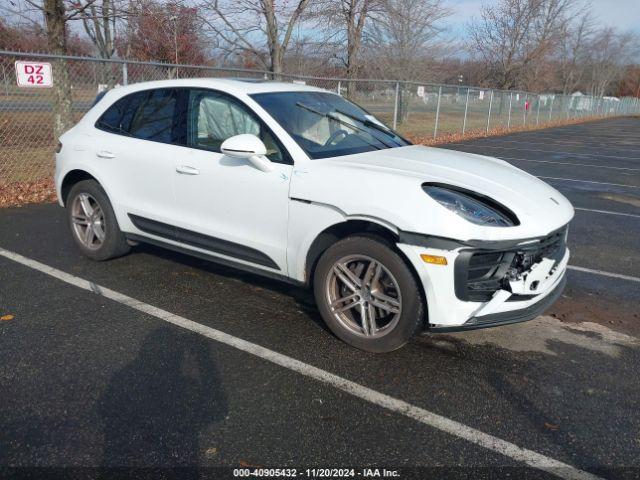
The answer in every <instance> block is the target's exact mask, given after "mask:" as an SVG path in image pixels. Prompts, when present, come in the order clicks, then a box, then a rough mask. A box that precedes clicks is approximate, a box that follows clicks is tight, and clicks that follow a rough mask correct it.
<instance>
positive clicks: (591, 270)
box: [567, 265, 640, 282]
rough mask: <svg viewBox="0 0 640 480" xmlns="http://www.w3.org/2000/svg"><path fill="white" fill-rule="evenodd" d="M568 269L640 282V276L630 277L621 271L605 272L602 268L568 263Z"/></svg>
mask: <svg viewBox="0 0 640 480" xmlns="http://www.w3.org/2000/svg"><path fill="white" fill-rule="evenodd" d="M567 268H568V269H569V270H575V271H577V272H584V273H592V274H594V275H602V276H603V277H611V278H619V279H621V280H629V281H631V282H640V278H638V277H632V276H631V275H623V274H621V273H613V272H605V271H604V270H593V269H591V268H585V267H577V266H575V265H569V266H568V267H567Z"/></svg>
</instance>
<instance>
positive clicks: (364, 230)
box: [304, 216, 417, 287]
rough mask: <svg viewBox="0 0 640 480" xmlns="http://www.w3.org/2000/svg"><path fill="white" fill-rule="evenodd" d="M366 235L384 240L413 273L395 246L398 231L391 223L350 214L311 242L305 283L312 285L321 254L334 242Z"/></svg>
mask: <svg viewBox="0 0 640 480" xmlns="http://www.w3.org/2000/svg"><path fill="white" fill-rule="evenodd" d="M358 234H359V235H368V236H372V237H375V238H377V239H382V240H384V241H385V242H386V243H387V244H388V245H389V247H390V248H392V249H393V250H394V251H395V252H396V253H397V254H398V255H400V257H401V258H402V259H403V260H404V261H405V263H406V264H407V266H408V267H409V269H410V270H411V271H412V273H413V274H414V275H417V272H415V268H414V267H413V265H411V262H409V261H408V260H407V258H406V256H405V254H404V253H403V252H402V251H400V249H398V248H397V247H396V243H398V240H399V231H398V229H396V228H395V227H393V226H392V225H389V224H386V223H384V222H381V221H377V220H376V219H371V218H369V217H363V216H350V217H349V218H348V219H345V221H343V222H339V223H334V224H333V225H330V226H328V227H326V228H325V229H324V230H322V231H321V232H320V233H319V234H318V235H317V236H316V237H315V239H314V240H313V242H311V245H310V246H309V249H308V250H307V254H306V260H305V275H304V278H305V283H306V284H307V285H308V286H310V287H311V286H312V285H313V275H314V272H315V269H316V266H317V264H318V260H320V257H321V256H322V254H323V253H324V252H325V251H326V250H327V249H328V248H329V247H330V246H331V245H333V244H334V243H336V242H337V241H339V240H342V239H343V238H346V237H348V236H351V235H358Z"/></svg>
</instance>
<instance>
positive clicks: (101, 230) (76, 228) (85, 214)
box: [66, 180, 130, 261]
mask: <svg viewBox="0 0 640 480" xmlns="http://www.w3.org/2000/svg"><path fill="white" fill-rule="evenodd" d="M66 205H67V218H68V221H69V227H70V229H71V235H72V237H73V240H74V241H75V243H76V245H77V246H78V247H79V248H80V250H81V251H82V253H83V254H84V255H86V256H87V257H89V258H91V259H93V260H99V261H101V260H108V259H111V258H116V257H119V256H122V255H124V254H126V253H128V252H129V249H130V247H129V245H128V244H127V240H126V238H125V236H124V234H123V233H122V232H121V231H120V228H119V227H118V222H117V220H116V216H115V213H114V212H113V208H112V207H111V203H110V202H109V199H108V197H107V194H106V193H105V192H104V190H103V189H102V187H101V186H100V184H99V183H98V182H96V181H95V180H83V181H81V182H78V183H76V184H75V185H74V186H73V187H72V188H71V191H70V192H69V195H68V197H67V199H66Z"/></svg>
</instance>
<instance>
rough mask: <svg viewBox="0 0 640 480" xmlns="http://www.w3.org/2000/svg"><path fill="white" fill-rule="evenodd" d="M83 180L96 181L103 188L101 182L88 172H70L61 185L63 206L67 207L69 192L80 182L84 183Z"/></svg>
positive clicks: (76, 170) (78, 170)
mask: <svg viewBox="0 0 640 480" xmlns="http://www.w3.org/2000/svg"><path fill="white" fill-rule="evenodd" d="M83 180H94V181H96V182H97V183H98V184H99V185H100V186H101V187H102V184H101V183H100V181H99V180H98V179H97V178H96V177H95V176H93V175H92V174H90V173H89V172H87V171H86V170H82V169H73V170H70V171H68V172H67V173H66V174H65V176H64V178H63V179H62V183H61V184H60V203H61V204H62V206H66V203H67V197H68V196H69V192H70V191H71V189H72V188H73V186H74V185H75V184H76V183H78V182H82V181H83ZM102 188H104V187H102Z"/></svg>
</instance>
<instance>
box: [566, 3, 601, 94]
mask: <svg viewBox="0 0 640 480" xmlns="http://www.w3.org/2000/svg"><path fill="white" fill-rule="evenodd" d="M593 23H594V22H593V19H592V17H591V12H590V11H589V10H587V11H586V12H584V13H583V14H582V15H579V16H578V17H577V18H576V20H574V21H573V22H571V23H570V24H569V25H568V26H567V31H566V34H565V35H564V37H565V39H564V41H563V42H560V45H559V46H558V68H557V75H558V79H559V82H560V86H561V90H562V93H563V94H565V95H567V94H570V93H573V92H574V91H575V90H576V89H577V88H578V86H579V85H580V84H581V82H582V81H583V79H584V76H585V73H586V67H587V63H588V59H589V49H590V44H591V41H592V37H593V34H594V32H595V30H594V27H593Z"/></svg>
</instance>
